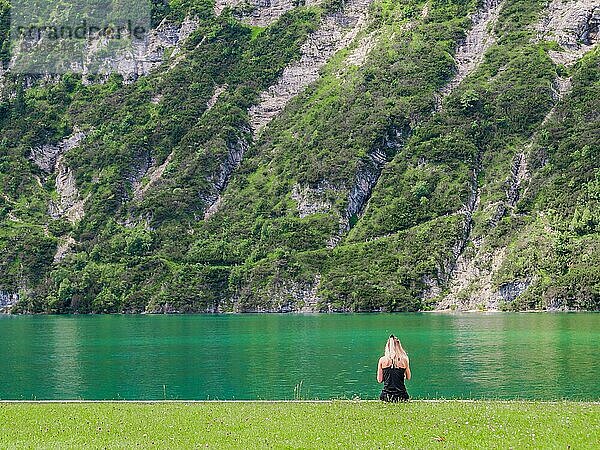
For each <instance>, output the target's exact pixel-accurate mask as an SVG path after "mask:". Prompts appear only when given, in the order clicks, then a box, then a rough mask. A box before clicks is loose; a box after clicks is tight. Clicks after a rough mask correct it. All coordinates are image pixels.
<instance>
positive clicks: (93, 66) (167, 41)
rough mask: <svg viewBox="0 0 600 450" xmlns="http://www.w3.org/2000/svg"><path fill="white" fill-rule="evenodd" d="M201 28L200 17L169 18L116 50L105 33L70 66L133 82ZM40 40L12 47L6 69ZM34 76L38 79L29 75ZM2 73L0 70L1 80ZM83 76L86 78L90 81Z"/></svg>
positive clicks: (88, 45) (177, 50)
mask: <svg viewBox="0 0 600 450" xmlns="http://www.w3.org/2000/svg"><path fill="white" fill-rule="evenodd" d="M197 28H198V20H197V19H195V18H191V17H187V18H185V20H184V21H183V22H182V23H181V24H177V23H172V22H169V21H167V20H163V22H162V23H161V24H160V25H159V26H158V27H157V28H155V29H152V30H151V31H150V32H149V33H147V34H146V35H145V36H144V40H143V41H134V42H133V45H132V46H130V47H128V48H127V50H124V51H118V52H115V51H113V50H109V40H108V39H107V38H105V37H101V36H98V38H96V39H94V40H91V41H89V42H88V43H86V48H85V49H84V52H83V56H82V59H81V61H78V62H74V63H72V64H71V65H70V70H72V71H73V72H76V73H81V74H83V75H90V74H94V75H95V74H99V75H100V80H102V79H106V78H107V77H108V75H109V74H111V73H118V74H121V75H122V76H123V79H124V81H125V82H126V83H132V82H134V81H135V80H137V79H138V78H139V77H141V76H144V75H147V74H149V73H150V72H151V71H152V70H154V69H155V68H156V67H158V66H159V65H160V64H162V62H163V61H164V60H165V57H166V56H167V52H169V53H170V55H171V56H175V55H177V54H178V53H179V51H180V45H181V44H182V43H183V42H184V41H185V40H186V39H187V38H188V37H189V36H190V35H191V34H192V33H193V32H194V31H195V30H196V29H197ZM36 45H38V42H35V41H21V42H20V43H18V45H17V47H16V48H14V49H13V55H12V58H11V61H10V62H9V64H8V67H7V72H10V71H11V70H12V69H13V68H14V67H15V65H16V64H17V63H18V61H19V58H20V57H21V55H22V54H23V52H25V51H27V50H28V49H31V48H35V47H36ZM45 76H46V77H50V78H54V79H56V76H54V75H51V74H46V75H45ZM29 78H30V79H31V80H33V79H35V77H34V76H32V75H30V76H29ZM1 79H2V74H0V80H1ZM88 80H89V79H88V78H87V77H84V82H89V81H88Z"/></svg>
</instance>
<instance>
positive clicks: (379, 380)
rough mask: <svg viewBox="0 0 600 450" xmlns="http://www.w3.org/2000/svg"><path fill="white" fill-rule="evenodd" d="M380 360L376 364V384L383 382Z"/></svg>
mask: <svg viewBox="0 0 600 450" xmlns="http://www.w3.org/2000/svg"><path fill="white" fill-rule="evenodd" d="M381 359H382V358H379V362H378V363H377V382H378V383H382V382H383V369H382V368H381Z"/></svg>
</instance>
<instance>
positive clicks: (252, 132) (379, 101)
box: [0, 0, 600, 313]
mask: <svg viewBox="0 0 600 450" xmlns="http://www.w3.org/2000/svg"><path fill="white" fill-rule="evenodd" d="M181 3H182V2H171V7H173V8H176V7H182V8H183V6H181ZM183 3H186V2H183ZM192 3H194V5H193V8H196V9H194V10H192V11H187V10H186V11H177V14H175V16H174V17H185V16H186V14H187V17H188V19H186V20H185V21H184V22H183V23H181V24H179V23H177V22H176V21H174V20H169V19H167V20H164V21H163V22H162V23H161V24H160V25H159V26H158V27H157V29H156V30H154V31H153V32H152V33H151V34H150V35H149V36H148V38H147V40H146V42H144V43H143V44H140V45H138V46H137V47H136V48H135V49H133V51H131V52H124V53H123V54H120V55H117V56H115V57H111V58H107V60H106V61H105V63H104V66H103V70H105V71H106V72H118V73H120V74H121V75H123V78H124V80H125V83H120V82H119V81H118V80H111V82H110V83H106V84H89V83H88V82H89V81H91V80H87V78H86V77H84V79H83V80H84V85H82V84H81V83H79V81H78V78H77V77H68V78H67V79H65V80H61V78H60V77H59V76H53V75H50V74H43V75H39V76H37V77H28V78H26V79H25V80H24V83H23V85H22V86H20V87H19V89H17V88H14V87H15V86H13V85H14V84H15V80H14V79H12V78H11V79H10V82H9V84H5V85H4V88H5V92H6V90H8V91H10V90H11V89H13V88H14V89H13V91H12V92H8V95H6V96H4V97H3V99H2V102H0V103H1V104H0V110H1V113H2V114H0V115H2V119H1V120H0V129H1V130H2V135H3V136H6V139H4V140H3V141H2V142H0V153H1V155H0V156H1V157H0V184H1V186H0V187H1V190H2V193H1V194H2V195H1V196H0V228H1V233H0V309H2V308H5V309H6V308H12V305H13V304H14V303H15V302H18V296H16V295H15V294H13V292H17V291H19V292H27V302H22V303H23V305H22V306H19V305H18V307H19V308H21V307H22V308H37V309H36V310H38V311H47V310H49V309H51V308H55V309H56V310H57V311H60V312H73V311H76V312H105V311H110V312H123V311H124V312H143V311H146V312H157V313H171V312H225V311H237V312H246V311H260V312H264V311H277V312H289V311H304V312H311V311H408V310H417V309H423V308H433V307H437V308H439V309H488V310H494V309H503V308H507V307H515V308H523V309H524V308H526V307H527V308H529V307H532V308H536V307H541V308H550V309H552V308H565V307H586V308H590V309H593V308H594V307H595V306H594V305H596V304H597V303H598V302H597V298H598V296H597V289H596V286H597V280H598V279H600V278H599V277H600V274H598V273H597V271H596V270H595V268H596V267H600V262H598V261H597V256H596V255H597V254H600V250H599V249H598V248H597V247H598V244H597V242H598V240H597V239H596V235H597V231H596V230H597V229H598V228H597V223H600V219H597V217H600V216H598V213H597V201H598V196H597V191H598V188H597V183H598V181H597V177H598V175H597V173H598V170H599V169H598V167H597V163H595V162H594V161H593V156H594V155H595V153H594V151H595V148H596V147H595V144H596V142H597V140H598V138H600V137H599V136H598V127H597V112H596V111H597V110H598V107H597V105H596V104H595V103H594V102H595V98H597V97H598V95H596V94H597V88H594V83H595V81H594V80H595V78H594V77H597V72H596V71H595V70H596V69H595V68H594V65H595V64H596V65H597V63H596V61H597V58H598V53H597V52H598V50H597V40H598V24H599V22H600V19H599V12H598V4H597V1H596V2H594V1H586V0H570V1H562V0H552V1H548V2H547V5H546V6H544V5H542V4H541V3H540V2H526V1H525V0H482V1H475V0H469V1H468V2H464V1H458V0H451V1H444V2H430V1H414V2H412V1H407V2H400V3H399V2H389V1H383V0H345V1H343V2H340V3H339V4H338V3H335V2H334V3H331V2H328V3H326V4H324V5H319V4H318V2H317V1H312V0H311V1H308V0H307V1H306V2H303V1H300V2H297V1H295V0H250V1H249V2H246V1H244V2H242V1H238V0H217V2H216V4H215V12H216V13H217V14H222V16H221V17H214V16H213V15H212V14H211V13H210V8H212V6H211V5H209V6H208V9H206V7H207V5H206V4H203V3H202V2H200V3H201V4H198V2H192ZM305 5H306V6H309V7H310V8H302V7H303V6H305ZM188 6H189V5H187V3H186V5H185V8H187V7H188ZM198 8H199V9H198ZM203 8H204V9H203ZM226 8H230V9H231V10H232V11H231V15H229V13H226V12H224V11H225V9H226ZM335 8H338V9H337V10H335ZM194 14H198V17H202V18H203V19H202V22H201V23H200V22H198V21H197V20H195V19H190V18H189V17H195V16H194ZM284 15H285V17H282V16H284ZM469 15H470V16H469ZM225 16H226V17H225ZM282 24H285V26H281V25H282ZM248 25H250V26H248ZM256 27H259V28H256ZM262 27H268V28H265V29H262ZM195 30H197V31H196V32H195ZM186 39H188V43H190V42H192V41H191V40H190V39H193V42H194V45H186V46H183V45H182V43H183V42H184V41H186ZM546 41H556V42H557V43H558V46H556V45H554V44H546V43H545V42H546ZM542 42H544V44H543V45H541V43H542ZM559 46H560V48H559ZM549 48H554V50H548V49H549ZM1 49H2V47H0V50H1ZM105 49H106V47H105V43H104V42H102V41H101V40H97V41H95V42H93V43H91V44H90V48H89V49H88V57H89V58H88V59H90V60H91V58H92V57H93V56H94V55H98V54H101V53H102V52H103V51H104V50H105ZM584 55H587V57H586V58H582V57H583V56H584ZM163 63H164V64H163ZM86 64H87V63H86V61H82V62H81V65H80V66H79V67H77V68H76V69H77V71H79V72H81V73H84V74H87V73H88V72H89V70H88V67H87V65H86ZM2 74H3V72H2V73H0V80H2V76H3V75H2ZM6 80H8V78H6ZM95 80H97V81H100V82H102V77H100V79H99V80H98V79H97V78H96V79H95ZM0 83H1V81H0ZM596 84H597V83H596ZM590 86H591V87H590ZM29 88H33V89H29ZM594 89H596V90H594ZM574 98H575V99H576V100H575V101H574V103H573V105H574V106H573V107H569V108H567V109H565V105H569V104H570V103H569V102H570V101H571V100H572V99H574ZM596 103H597V102H596ZM90 105H93V106H94V108H88V107H89V106H90ZM17 118H18V119H17ZM21 119H22V120H21ZM23 124H25V125H23ZM67 126H68V127H74V131H73V134H72V135H71V136H68V137H66V138H65V139H63V140H61V141H59V142H47V143H46V144H44V145H39V146H38V145H36V144H37V143H38V142H44V141H43V139H44V136H56V135H57V134H58V133H60V132H63V131H62V130H64V129H65V127H67ZM77 127H78V128H77ZM80 130H86V132H85V133H84V132H82V131H80ZM87 130H93V132H89V131H87ZM582 130H584V131H582ZM21 140H22V142H21ZM13 141H18V142H17V143H16V144H15V143H13ZM31 147H34V148H31ZM104 148H106V149H107V154H110V157H104V156H105V155H97V154H94V152H96V151H102V149H104ZM27 149H30V150H29V151H28V150H27ZM96 149H100V150H96ZM73 161H78V162H79V163H83V164H89V165H90V167H74V166H73V167H72V166H71V165H72V164H74V162H73ZM75 174H76V175H77V177H75ZM79 182H81V184H80V185H79V186H78V183H79ZM57 219H61V220H57ZM62 219H64V220H62ZM549 255H551V257H550V256H549ZM547 260H548V261H547ZM549 274H550V275H549ZM594 289H596V290H594ZM528 296H529V297H531V296H534V297H536V298H541V299H542V300H540V301H539V302H538V303H535V301H534V300H530V301H527V300H523V299H526V298H529V297H528ZM579 298H584V299H585V301H579ZM573 299H575V300H573ZM50 300H51V301H50ZM594 302H596V303H594ZM581 305H583V306H581ZM589 305H591V306H589Z"/></svg>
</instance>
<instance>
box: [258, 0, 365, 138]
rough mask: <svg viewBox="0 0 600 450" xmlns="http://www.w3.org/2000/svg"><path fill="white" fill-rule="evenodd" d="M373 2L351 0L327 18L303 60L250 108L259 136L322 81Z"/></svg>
mask: <svg viewBox="0 0 600 450" xmlns="http://www.w3.org/2000/svg"><path fill="white" fill-rule="evenodd" d="M371 1H372V0H349V1H348V2H346V3H345V4H344V7H343V9H342V10H341V11H337V12H334V13H331V14H329V15H327V16H326V17H325V18H324V19H323V21H322V23H321V25H320V26H319V28H318V29H317V30H316V31H315V32H313V33H312V34H310V35H309V36H308V38H307V40H306V42H305V43H304V44H303V45H302V47H301V49H300V51H301V56H300V59H299V60H298V61H297V62H295V63H292V64H290V65H289V66H287V67H286V68H285V69H284V71H283V74H282V75H281V77H280V78H279V80H278V81H277V83H275V84H274V85H273V86H271V87H270V88H269V89H267V90H266V91H264V92H262V93H261V95H260V102H259V104H258V105H255V106H253V107H251V108H250V110H249V116H250V124H251V127H252V130H253V132H254V135H255V136H256V135H258V134H259V133H260V131H261V130H262V128H264V127H265V126H266V125H267V124H268V123H269V122H270V121H271V120H272V119H273V118H274V117H275V116H277V115H278V114H280V113H281V112H282V111H283V109H284V108H285V106H286V105H287V103H288V102H289V101H290V100H291V99H292V98H293V97H295V96H296V95H298V94H299V93H300V92H302V91H303V90H304V89H305V88H306V87H307V86H308V85H309V84H311V83H313V82H315V81H316V80H317V79H318V78H319V71H320V70H321V68H322V67H323V66H324V65H325V64H326V63H327V61H329V59H330V58H331V57H332V56H333V55H334V54H335V53H337V52H338V51H339V50H341V49H343V48H345V47H346V46H348V45H349V44H350V43H351V42H352V41H353V40H354V38H355V37H356V36H357V34H358V33H359V31H360V30H361V29H362V27H363V26H364V24H365V22H366V17H367V13H368V10H369V6H370V4H371Z"/></svg>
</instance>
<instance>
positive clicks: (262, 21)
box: [214, 0, 320, 27]
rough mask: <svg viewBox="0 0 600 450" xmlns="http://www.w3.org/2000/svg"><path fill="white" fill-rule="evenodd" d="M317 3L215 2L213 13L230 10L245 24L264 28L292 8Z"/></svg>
mask: <svg viewBox="0 0 600 450" xmlns="http://www.w3.org/2000/svg"><path fill="white" fill-rule="evenodd" d="M318 3H320V0H249V1H248V0H216V2H215V9H214V11H215V15H217V16H218V15H220V14H221V13H222V12H223V10H224V9H225V8H230V9H232V10H233V11H234V15H235V16H236V17H239V18H240V19H242V20H243V21H244V22H245V23H247V24H250V25H253V26H257V27H265V26H267V25H269V24H271V23H273V22H275V21H276V20H277V19H279V18H280V17H281V16H282V15H283V14H285V13H286V12H288V11H290V10H292V9H293V8H297V7H298V6H310V5H315V4H318Z"/></svg>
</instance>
